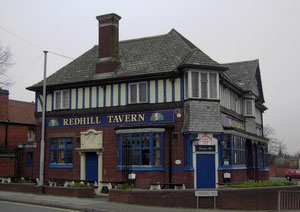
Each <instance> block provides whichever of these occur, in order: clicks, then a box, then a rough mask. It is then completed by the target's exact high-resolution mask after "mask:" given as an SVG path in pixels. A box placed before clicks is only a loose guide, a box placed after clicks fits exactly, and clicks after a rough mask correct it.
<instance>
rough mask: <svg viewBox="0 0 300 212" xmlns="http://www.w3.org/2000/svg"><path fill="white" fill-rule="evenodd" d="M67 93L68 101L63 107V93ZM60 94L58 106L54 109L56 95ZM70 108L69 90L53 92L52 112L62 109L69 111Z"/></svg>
mask: <svg viewBox="0 0 300 212" xmlns="http://www.w3.org/2000/svg"><path fill="white" fill-rule="evenodd" d="M66 91H67V92H68V101H67V105H66V107H64V104H63V99H64V98H63V93H64V92H66ZM58 93H60V94H61V99H60V106H59V107H56V95H57V94H58ZM69 108H70V90H60V91H54V110H63V109H69Z"/></svg>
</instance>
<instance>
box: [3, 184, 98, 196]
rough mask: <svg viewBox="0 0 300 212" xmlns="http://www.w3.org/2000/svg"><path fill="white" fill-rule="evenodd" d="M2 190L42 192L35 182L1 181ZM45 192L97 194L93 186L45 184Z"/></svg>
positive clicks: (56, 193) (60, 194)
mask: <svg viewBox="0 0 300 212" xmlns="http://www.w3.org/2000/svg"><path fill="white" fill-rule="evenodd" d="M0 190H3V191H16V192H26V193H27V192H28V193H40V187H38V186H36V185H35V184H34V183H0ZM44 194H49V195H59V196H69V197H80V198H87V197H91V196H93V195H95V192H94V188H92V187H79V188H72V187H67V188H66V187H50V186H44Z"/></svg>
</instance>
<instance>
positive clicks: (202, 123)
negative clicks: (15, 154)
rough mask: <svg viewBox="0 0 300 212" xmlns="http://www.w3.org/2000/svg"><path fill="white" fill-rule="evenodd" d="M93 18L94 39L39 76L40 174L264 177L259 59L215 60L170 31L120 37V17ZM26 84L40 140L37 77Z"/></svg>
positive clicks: (100, 178)
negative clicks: (74, 56) (96, 35)
mask: <svg viewBox="0 0 300 212" xmlns="http://www.w3.org/2000/svg"><path fill="white" fill-rule="evenodd" d="M96 18H97V20H98V22H99V25H98V26H99V44H98V45H95V46H93V47H92V48H91V49H90V50H88V51H87V52H85V53H84V54H82V55H81V56H79V57H78V58H77V59H75V60H74V61H72V62H71V63H69V64H68V65H66V66H64V67H63V68H61V69H60V70H58V71H57V72H55V73H54V74H52V75H51V76H49V77H48V78H47V80H46V82H47V94H46V102H45V104H46V133H45V167H44V170H45V173H44V174H45V176H44V178H45V179H46V180H47V179H51V178H56V179H68V180H78V179H80V180H94V181H97V182H100V183H101V182H117V181H124V180H128V176H129V178H130V179H131V180H132V181H133V183H134V185H135V187H137V188H149V187H150V184H151V183H156V182H161V183H177V182H178V183H179V182H180V183H183V184H184V185H185V187H186V188H215V187H216V186H217V185H218V184H221V183H224V182H243V181H246V180H248V179H249V180H266V179H268V163H267V152H268V150H267V143H268V140H267V139H266V138H264V136H263V112H264V111H265V110H266V109H267V108H266V106H264V97H263V90H262V82H261V76H260V68H259V62H258V60H252V61H243V62H235V63H228V64H220V63H218V62H216V61H214V60H213V59H211V58H210V57H209V56H207V55H206V54H205V53H203V52H202V51H201V50H200V49H199V48H198V47H196V46H195V45H194V44H193V43H191V42H190V41H189V40H187V39H186V38H185V37H183V36H182V35H181V34H180V33H178V32H177V31H176V30H175V29H172V30H171V31H170V32H168V33H167V34H163V35H158V36H151V37H145V38H138V39H132V40H125V41H119V32H118V30H119V20H120V19H121V17H120V16H118V15H117V14H106V15H101V16H97V17H96ZM27 89H29V90H31V91H34V92H35V94H36V118H37V123H38V124H37V128H36V129H37V130H36V138H37V139H36V140H37V141H40V140H41V138H40V136H41V135H40V131H41V112H42V103H43V97H42V82H40V83H37V84H35V85H33V86H31V87H29V88H27ZM39 151H40V149H39V142H38V148H37V149H36V153H35V154H36V156H37V157H38V155H39ZM37 157H36V158H37ZM34 165H35V166H36V167H37V169H38V165H39V162H38V160H37V161H36V162H35V164H34Z"/></svg>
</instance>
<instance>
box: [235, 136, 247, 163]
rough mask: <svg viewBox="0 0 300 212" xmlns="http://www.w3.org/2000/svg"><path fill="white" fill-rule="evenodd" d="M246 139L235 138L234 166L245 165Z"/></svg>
mask: <svg viewBox="0 0 300 212" xmlns="http://www.w3.org/2000/svg"><path fill="white" fill-rule="evenodd" d="M245 146H246V139H245V138H242V137H240V136H233V145H232V153H233V165H245V161H246V154H245V150H246V148H245Z"/></svg>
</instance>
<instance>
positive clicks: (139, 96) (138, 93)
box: [129, 82, 147, 103]
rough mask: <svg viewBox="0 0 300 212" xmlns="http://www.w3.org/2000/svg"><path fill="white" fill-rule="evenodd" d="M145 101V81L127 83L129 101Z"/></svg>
mask: <svg viewBox="0 0 300 212" xmlns="http://www.w3.org/2000/svg"><path fill="white" fill-rule="evenodd" d="M146 102H147V82H138V83H130V84H129V103H146Z"/></svg>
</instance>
